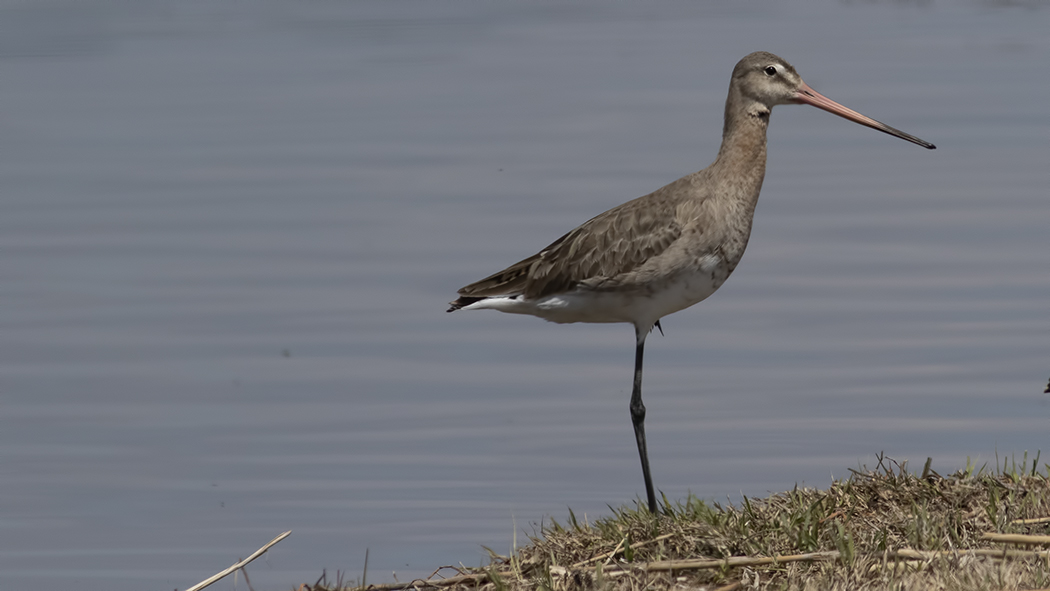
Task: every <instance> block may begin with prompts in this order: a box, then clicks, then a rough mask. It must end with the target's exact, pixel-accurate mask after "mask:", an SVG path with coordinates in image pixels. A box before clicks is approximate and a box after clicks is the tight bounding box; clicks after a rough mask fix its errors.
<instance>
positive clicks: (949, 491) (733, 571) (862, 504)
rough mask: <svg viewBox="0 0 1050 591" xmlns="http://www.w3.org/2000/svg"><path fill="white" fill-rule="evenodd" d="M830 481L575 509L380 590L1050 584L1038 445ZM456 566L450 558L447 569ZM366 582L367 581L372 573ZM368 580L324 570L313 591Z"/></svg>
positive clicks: (308, 589)
mask: <svg viewBox="0 0 1050 591" xmlns="http://www.w3.org/2000/svg"><path fill="white" fill-rule="evenodd" d="M851 473H852V474H851V476H850V477H849V478H848V479H845V480H840V481H836V482H835V483H833V484H832V485H831V487H830V488H828V489H827V490H814V489H804V488H795V489H793V490H791V491H788V492H784V493H780V494H775V495H773V496H771V497H768V498H765V499H751V498H744V499H743V501H742V502H741V503H740V504H739V505H725V506H723V505H721V504H719V503H709V502H705V501H702V500H700V499H696V498H692V497H690V498H688V499H686V500H684V501H681V502H669V501H668V500H667V499H666V498H665V499H664V500H663V503H662V511H661V514H659V515H653V514H651V513H649V512H648V511H647V510H645V509H631V508H621V509H614V510H612V515H611V516H609V517H606V518H602V519H599V520H597V521H594V522H592V523H585V522H581V521H580V520H579V519H577V517H576V516H575V515H573V514H572V513H571V512H570V514H569V518H568V521H567V522H566V523H564V524H561V523H556V522H551V523H550V525H547V526H545V527H543V528H542V531H541V532H540V533H539V535H538V536H537V537H536V538H535V539H533V540H532V541H531V544H530V545H528V546H526V547H523V548H520V549H519V550H518V551H517V553H516V554H515V555H513V556H498V555H496V554H495V553H493V555H492V562H491V564H489V565H488V566H486V567H483V568H479V569H466V570H464V569H457V570H456V572H449V573H447V574H446V577H445V578H441V577H435V578H432V579H430V580H427V581H420V580H417V581H413V582H410V583H408V582H406V583H395V584H379V585H372V584H369V586H368V588H370V589H374V590H376V591H391V590H394V589H413V588H418V589H425V588H434V587H443V588H447V589H453V590H455V591H464V590H465V589H480V590H483V591H589V590H596V591H597V590H616V591H618V590H628V589H629V590H632V591H633V590H644V589H657V590H662V589H720V590H724V591H728V590H730V589H791V590H793V589H799V590H803V589H806V590H808V589H821V590H826V589H829V590H846V589H849V590H869V589H924V590H925V589H931V590H937V589H946V590H956V589H959V590H961V589H967V590H969V589H982V590H983V589H1043V588H1050V553H1048V552H1047V551H1045V550H1042V549H1040V546H1043V547H1046V546H1050V464H1044V465H1042V466H1040V465H1039V456H1038V455H1037V456H1036V457H1035V458H1034V459H1033V460H1032V461H1031V462H1029V461H1028V457H1027V454H1025V457H1024V458H1023V459H1022V460H1021V461H1020V463H1018V462H1017V461H1015V460H1013V459H1011V460H1008V461H1007V462H1004V463H1003V465H1002V466H998V465H997V466H996V467H995V468H994V469H993V470H987V469H986V467H981V468H979V469H978V468H976V467H975V466H973V465H967V466H966V468H964V469H962V470H960V471H958V472H956V473H955V474H952V475H950V476H947V477H942V476H940V475H939V474H937V473H936V472H934V471H933V470H932V469H931V463H930V461H929V460H927V462H926V465H925V467H924V468H923V470H922V471H921V472H920V473H912V472H909V470H908V469H907V466H906V464H898V463H896V462H894V461H893V460H890V459H888V458H885V457H880V458H879V462H878V465H877V466H876V468H875V469H873V470H869V469H867V468H864V469H861V470H851ZM442 572H445V571H442ZM359 584H360V582H358V585H359ZM354 588H357V589H360V587H355V585H346V586H338V585H337V586H332V585H331V584H328V583H325V582H324V581H321V582H319V583H317V584H315V585H313V586H309V585H304V586H303V587H302V589H303V590H304V591H322V590H335V589H340V590H344V589H345V590H349V589H354Z"/></svg>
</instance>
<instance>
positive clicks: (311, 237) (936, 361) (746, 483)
mask: <svg viewBox="0 0 1050 591" xmlns="http://www.w3.org/2000/svg"><path fill="white" fill-rule="evenodd" d="M1047 30H1050V7H1048V6H1047V4H1046V3H1045V2H1029V3H1016V4H1010V5H1000V4H998V3H981V2H972V3H962V4H960V3H942V2H922V3H918V4H911V3H906V2H884V3H880V2H846V3H835V2H826V1H821V0H812V1H809V2H804V3H797V4H794V5H791V6H787V5H784V4H781V3H772V2H769V3H762V2H760V3H747V4H746V5H741V4H738V3H731V2H725V3H690V4H670V3H668V4H651V3H647V4H645V5H615V6H613V5H606V4H574V5H573V6H571V7H570V6H562V5H557V4H537V3H529V4H527V5H506V4H478V3H465V4H454V3H403V2H371V3H370V2H356V3H342V2H312V3H305V2H290V1H286V2H270V3H251V4H249V3H213V2H204V1H191V2H181V3H162V2H143V3H136V4H134V5H129V4H126V3H112V2H103V1H90V2H78V3H75V4H74V3H65V2H57V1H56V2H35V3H24V2H5V3H3V4H2V5H0V80H2V82H0V482H2V494H0V589H24V588H28V587H29V586H30V585H33V586H38V587H39V586H46V587H50V586H65V585H70V584H76V585H78V587H79V588H83V589H107V590H111V591H122V590H129V591H130V590H140V589H172V588H185V587H187V586H189V585H191V584H193V583H195V582H197V581H199V580H201V579H203V578H205V577H206V576H208V575H210V574H212V573H213V572H216V571H218V570H220V569H221V568H223V567H225V566H227V565H229V564H230V563H231V562H233V561H234V560H235V559H236V558H238V557H243V556H245V555H247V554H248V553H249V552H251V551H252V550H254V549H255V548H256V547H258V546H260V545H262V544H263V543H264V542H266V541H267V540H269V539H270V538H271V537H273V536H274V535H276V534H277V533H279V532H281V531H284V530H287V529H291V530H293V532H294V533H293V535H292V537H291V538H289V539H288V540H286V541H284V542H282V543H281V544H280V545H278V546H277V547H276V548H275V549H274V550H273V551H271V552H270V553H269V554H268V556H267V557H266V558H265V559H264V560H261V561H259V562H257V563H255V564H254V565H253V566H252V567H250V569H249V570H250V573H251V576H252V582H253V585H254V586H255V588H256V589H281V588H291V587H293V586H294V585H296V584H298V583H301V582H312V581H313V580H315V579H316V578H317V577H318V576H319V575H320V572H321V569H324V568H327V569H328V570H329V572H334V571H335V570H337V569H339V570H345V571H349V576H350V577H357V576H359V575H360V572H361V569H362V567H363V564H364V556H365V549H366V548H368V549H369V550H370V562H369V571H370V577H369V578H370V580H376V579H382V580H386V581H389V580H392V578H393V575H392V574H391V571H397V573H398V574H397V576H398V577H399V578H402V579H404V578H406V577H412V576H421V575H426V574H428V573H429V572H430V571H431V570H433V569H434V568H435V567H437V566H440V565H443V564H456V563H459V562H463V563H465V564H468V565H473V564H478V563H479V562H481V561H482V560H483V559H484V551H483V550H482V548H481V545H486V546H489V547H492V548H493V549H495V550H497V551H507V550H509V548H510V545H511V544H512V541H513V539H514V535H515V531H517V532H518V540H519V541H520V540H522V539H523V538H524V535H523V533H522V532H532V531H533V524H536V523H539V522H540V520H543V519H548V518H550V517H554V518H556V519H563V518H564V517H565V516H566V515H567V508H568V507H571V508H572V509H573V510H574V511H575V512H576V514H577V515H582V514H586V515H587V516H588V517H589V518H592V517H596V516H600V515H603V514H606V513H607V512H608V509H607V505H610V504H611V505H614V506H616V505H621V504H624V503H629V502H632V501H634V500H636V499H637V498H638V496H639V495H641V494H644V491H643V488H642V480H641V474H640V470H639V467H638V465H637V464H638V461H637V457H636V452H635V449H634V441H633V438H632V436H631V427H630V420H629V416H628V410H627V402H628V397H629V387H630V378H631V370H632V368H631V363H632V359H633V343H632V339H631V336H632V332H631V328H630V327H628V326H620V325H610V326H586V325H576V326H556V325H550V324H546V323H544V322H541V321H539V320H536V319H532V318H525V317H513V316H507V315H499V314H495V313H460V314H455V315H447V314H445V312H444V310H445V302H447V301H448V300H449V299H451V298H452V297H453V296H454V293H455V290H456V289H457V288H458V287H460V286H461V285H464V284H466V283H469V282H471V281H473V280H475V279H478V278H480V277H482V276H484V275H486V274H488V273H491V272H493V271H496V270H498V269H500V268H502V267H503V266H505V265H507V264H509V263H512V262H514V261H516V260H519V259H520V258H523V257H525V256H528V255H530V254H532V253H533V252H535V251H536V250H538V249H539V248H541V247H542V246H544V245H545V244H547V243H548V242H550V241H552V240H553V239H555V238H557V237H558V236H560V235H561V234H562V233H564V232H565V231H567V230H568V229H570V228H572V227H573V226H575V225H576V224H578V223H580V222H582V221H583V220H585V219H587V218H589V217H591V216H593V215H595V214H597V213H599V212H601V211H604V210H605V209H607V208H609V207H612V206H614V205H617V204H618V203H621V202H623V201H626V200H627V199H630V198H633V197H636V196H639V195H642V194H644V193H647V192H649V191H651V190H653V189H655V188H657V187H659V186H661V185H663V184H665V183H667V182H670V181H672V180H674V179H676V178H678V177H680V176H682V175H684V174H687V173H690V172H693V171H695V170H699V169H700V168H703V167H705V166H706V165H707V164H708V163H709V162H710V161H711V160H712V159H713V157H714V154H715V152H716V151H717V148H718V142H719V139H720V136H719V132H720V131H721V126H722V121H721V116H722V107H723V103H724V100H725V92H726V89H727V87H728V81H729V74H730V72H731V70H732V67H733V64H735V63H736V61H737V60H738V59H739V58H740V57H742V56H743V55H745V54H747V53H749V52H751V51H755V50H759V49H764V50H769V51H773V52H775V53H778V54H780V55H782V56H784V57H785V58H786V59H788V60H789V61H791V62H792V63H794V64H795V66H796V67H797V68H798V69H799V71H800V73H801V74H802V76H803V77H804V78H805V79H806V81H807V82H808V83H810V84H811V85H812V86H814V87H815V88H816V89H818V90H820V91H821V92H823V93H824V94H826V95H828V96H830V97H831V98H833V99H835V100H838V101H841V102H843V103H844V104H846V105H848V106H851V107H853V108H855V109H857V110H859V111H861V112H863V113H865V114H868V115H870V116H872V117H875V118H877V119H880V120H882V121H886V122H887V123H889V124H891V125H894V126H896V127H899V128H901V129H904V130H905V131H908V132H910V133H913V134H915V135H918V136H920V137H922V138H924V139H927V140H930V141H932V142H934V143H936V144H937V145H938V149H937V150H936V151H933V152H929V151H926V150H922V149H921V148H918V147H917V146H914V145H911V144H907V143H905V142H902V141H900V140H897V139H894V138H891V137H889V136H885V135H883V134H879V133H876V132H874V131H871V130H868V129H865V128H862V127H860V126H857V125H854V124H850V123H847V122H845V121H843V120H841V119H838V118H836V117H832V116H831V115H829V114H827V113H823V112H820V111H818V110H816V109H813V108H809V107H794V106H790V107H789V106H782V107H777V108H776V113H775V114H774V116H773V123H772V126H771V129H770V136H769V148H770V160H769V167H768V171H767V176H766V183H765V187H764V191H763V197H762V200H761V202H760V203H759V207H758V211H757V215H756V220H755V227H754V235H753V237H752V240H751V244H750V247H749V249H748V252H747V254H746V255H745V257H744V260H743V262H742V263H741V265H740V267H739V269H738V270H737V271H736V273H735V275H734V276H733V278H732V279H730V280H729V282H728V283H727V284H726V285H725V286H724V287H723V288H722V289H721V290H720V291H719V292H718V293H717V294H715V295H714V296H713V297H712V298H711V299H710V300H708V301H707V302H704V303H703V304H702V305H700V306H697V307H696V308H694V309H691V310H688V311H685V312H682V313H680V314H677V315H674V316H672V317H669V318H666V319H665V320H664V323H663V324H664V328H665V330H666V332H667V335H666V337H660V336H658V335H657V336H654V337H653V338H651V339H650V340H649V347H648V351H647V363H646V370H647V373H646V400H647V403H648V407H649V415H648V427H649V429H648V432H649V438H650V441H649V444H650V454H651V459H652V464H653V471H654V478H655V481H656V484H657V486H658V487H659V488H660V489H661V490H662V491H663V492H664V493H666V494H667V496H668V497H669V498H671V499H680V498H682V497H684V496H685V495H687V494H688V493H690V492H692V493H694V494H697V495H699V496H701V497H705V498H713V499H725V498H726V497H729V498H730V499H739V498H740V495H741V494H747V495H763V494H765V493H766V492H767V491H778V490H783V489H786V488H789V487H791V486H793V485H795V484H796V483H800V484H807V485H814V486H824V485H826V484H827V483H828V482H829V481H830V479H831V478H832V477H833V476H844V475H846V474H847V469H848V468H851V467H856V466H857V465H858V464H861V463H869V464H870V463H871V462H872V458H873V457H874V454H876V453H878V452H880V451H885V452H886V453H888V454H889V455H890V456H892V457H894V458H898V459H902V460H903V459H908V460H911V461H912V462H913V463H921V462H922V461H924V460H925V458H926V457H927V456H932V457H934V459H935V463H934V468H935V469H939V470H941V471H942V472H950V471H953V470H955V469H958V468H960V467H962V466H963V465H964V464H965V462H966V458H967V457H968V456H969V457H971V458H974V459H975V460H976V461H978V462H994V461H995V457H996V454H997V453H998V455H999V457H1000V458H1002V457H1008V456H1011V455H1014V454H1016V455H1018V456H1020V454H1022V453H1023V452H1024V451H1025V450H1029V451H1030V452H1034V451H1035V450H1043V451H1044V452H1050V437H1048V435H1047V434H1048V433H1050V429H1048V422H1050V398H1048V396H1046V395H1044V394H1042V389H1043V386H1044V385H1045V382H1046V378H1047V376H1048V375H1050V298H1048V294H1050V248H1048V246H1050V198H1048V195H1047V189H1048V187H1050V167H1048V166H1047V165H1048V162H1050V161H1048V154H1050V115H1048V114H1047V111H1046V108H1045V100H1044V99H1045V96H1046V93H1047V90H1048V86H1047V83H1046V76H1045V73H1046V64H1047V63H1050V38H1048V36H1047V35H1046V31H1047ZM243 586H244V583H243V581H239V582H236V583H235V582H234V581H233V580H228V581H225V582H223V583H220V584H219V587H218V588H220V589H221V588H235V587H236V588H243Z"/></svg>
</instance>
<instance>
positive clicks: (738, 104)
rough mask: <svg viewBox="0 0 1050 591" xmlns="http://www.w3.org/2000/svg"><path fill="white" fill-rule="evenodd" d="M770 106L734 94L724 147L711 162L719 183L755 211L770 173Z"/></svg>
mask: <svg viewBox="0 0 1050 591" xmlns="http://www.w3.org/2000/svg"><path fill="white" fill-rule="evenodd" d="M769 114H770V113H769V108H768V107H766V106H765V105H762V104H761V103H756V102H751V103H749V104H748V103H745V101H743V100H742V97H740V96H738V95H737V96H734V94H732V93H731V94H730V96H729V98H728V100H727V101H726V116H725V128H724V129H723V130H722V147H721V148H720V149H719V150H718V158H716V159H715V162H714V164H712V165H711V169H712V170H711V172H712V173H713V176H714V178H715V179H717V182H718V183H719V184H720V185H723V190H724V191H726V194H727V196H731V197H733V198H736V199H740V200H743V201H746V202H748V204H749V205H750V209H751V210H752V211H753V210H754V206H755V203H756V202H757V201H758V193H759V191H760V190H761V189H762V180H763V178H765V176H766V129H767V128H768V127H769Z"/></svg>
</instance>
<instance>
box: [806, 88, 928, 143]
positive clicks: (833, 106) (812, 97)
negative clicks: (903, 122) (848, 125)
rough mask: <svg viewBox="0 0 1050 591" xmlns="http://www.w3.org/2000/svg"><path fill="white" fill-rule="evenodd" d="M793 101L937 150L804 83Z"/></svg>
mask: <svg viewBox="0 0 1050 591" xmlns="http://www.w3.org/2000/svg"><path fill="white" fill-rule="evenodd" d="M795 100H796V101H798V102H800V103H803V104H807V105H813V106H814V107H816V108H818V109H824V110H825V111H827V112H828V113H833V114H835V115H838V116H839V117H842V118H844V119H849V120H850V121H853V122H855V123H860V124H861V125H865V126H867V127H870V128H872V129H877V130H879V131H881V132H883V133H888V134H890V135H893V136H897V137H899V138H901V139H902V140H908V141H909V142H911V143H913V144H919V145H920V146H922V147H924V148H926V149H928V150H934V149H936V148H937V146H935V145H933V144H931V143H930V142H927V141H925V140H920V139H919V138H917V137H915V136H913V135H911V134H908V133H904V132H903V131H901V130H899V129H895V128H893V127H890V126H889V125H886V124H885V123H881V122H879V121H876V120H874V119H872V118H871V117H867V116H865V115H861V114H860V113H858V112H856V111H854V110H853V109H849V108H846V107H844V106H842V105H840V104H838V103H836V102H835V101H833V100H831V99H829V98H828V97H826V96H824V95H822V94H820V93H819V92H817V91H815V90H813V89H812V88H810V87H809V85H808V84H806V83H805V82H803V83H801V84H800V85H799V87H798V90H797V91H795Z"/></svg>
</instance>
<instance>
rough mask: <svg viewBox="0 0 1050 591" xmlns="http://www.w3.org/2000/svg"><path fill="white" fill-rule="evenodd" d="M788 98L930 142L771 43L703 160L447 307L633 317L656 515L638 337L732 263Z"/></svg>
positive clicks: (737, 87) (736, 85) (637, 401)
mask: <svg viewBox="0 0 1050 591" xmlns="http://www.w3.org/2000/svg"><path fill="white" fill-rule="evenodd" d="M793 104H806V105H813V106H814V107H817V108H820V109H823V110H825V111H828V112H830V113H834V114H835V115H838V116H840V117H844V118H846V119H849V120H850V121H855V122H857V123H860V124H861V125H866V126H868V127H871V128H872V129H877V130H879V131H882V132H885V133H888V134H890V135H893V136H896V137H899V138H901V139H904V140H907V141H909V142H912V143H915V144H918V145H920V146H923V147H924V148H928V149H930V150H932V149H934V148H935V147H936V146H934V145H933V144H931V143H929V142H926V141H923V140H921V139H919V138H917V137H915V136H913V135H909V134H907V133H904V132H903V131H900V130H898V129H894V128H892V127H890V126H889V125H886V124H884V123H880V122H878V121H876V120H874V119H871V118H870V117H866V116H864V115H861V114H860V113H858V112H856V111H853V110H851V109H848V108H846V107H844V106H842V105H840V104H838V103H836V102H835V101H832V100H831V99H829V98H827V97H825V96H824V95H822V94H820V93H818V92H817V91H815V90H813V89H812V88H810V87H809V85H807V84H806V83H805V82H803V81H802V78H801V77H799V75H798V73H797V72H796V71H795V68H794V67H792V66H791V64H789V63H787V62H786V61H784V60H783V59H781V58H779V57H777V56H775V55H773V54H772V53H767V52H764V51H759V52H756V53H752V54H750V55H748V56H747V57H745V58H744V59H742V60H740V62H739V63H737V65H736V67H735V68H733V77H732V80H731V82H730V84H729V97H728V98H727V99H726V107H725V125H724V127H723V129H722V147H721V148H720V149H719V150H718V156H717V157H716V158H715V161H714V163H713V164H711V166H708V167H707V168H705V169H704V170H701V171H700V172H695V173H693V174H690V175H688V176H684V177H682V178H680V179H678V180H677V181H674V182H673V183H671V184H669V185H667V186H665V187H662V188H660V189H657V190H656V191H653V192H652V193H650V194H648V195H645V196H643V197H639V198H637V199H634V200H632V201H628V202H627V203H624V204H622V205H620V206H617V207H614V208H612V209H610V210H609V211H606V212H605V213H602V214H599V215H597V216H595V217H593V218H591V219H590V220H588V221H586V222H584V223H583V225H581V226H579V227H578V228H576V229H575V230H572V231H571V232H569V233H568V234H566V235H564V236H562V237H561V238H559V239H557V240H555V241H554V242H553V243H551V244H550V246H548V247H547V248H544V249H543V250H541V251H540V252H539V253H538V254H535V255H533V256H531V257H529V258H527V259H525V260H523V261H521V262H518V263H515V264H513V265H511V266H510V267H507V268H506V269H504V270H502V271H500V272H498V273H495V274H493V275H490V276H488V277H486V278H484V279H482V280H481V281H477V282H475V283H471V284H470V285H468V286H466V287H464V288H463V289H460V290H459V299H457V300H455V301H454V302H451V307H450V308H449V309H448V311H449V312H454V311H456V310H461V309H462V310H499V311H500V312H508V313H511V314H530V315H532V316H538V317H540V318H543V319H544V320H549V321H551V322H558V323H568V322H626V323H629V324H633V325H634V334H635V354H634V387H633V389H632V392H631V404H630V410H631V422H632V423H633V424H634V435H635V440H636V442H637V444H638V455H639V456H640V457H641V461H642V475H643V476H644V478H645V493H646V497H647V501H648V503H649V510H650V511H651V512H652V513H654V514H655V513H656V512H657V504H656V494H655V493H654V491H653V480H652V476H651V474H650V471H649V455H648V452H647V451H646V444H645V405H644V404H642V356H643V352H644V349H645V338H646V336H648V334H649V333H650V332H651V331H652V330H653V328H654V327H656V328H659V329H660V331H661V332H663V327H661V326H660V319H661V318H663V317H664V316H666V315H668V314H671V313H674V312H678V311H679V310H684V309H685V308H688V307H689V306H692V305H693V304H696V303H698V302H701V301H703V300H704V299H705V298H707V297H708V296H710V295H711V294H712V293H714V292H715V290H716V289H718V288H719V287H720V286H721V285H722V283H723V282H724V281H725V280H726V278H728V277H729V274H730V273H732V272H733V269H736V266H737V263H739V262H740V257H741V256H742V255H743V254H744V248H745V247H746V246H747V241H748V238H749V237H750V235H751V221H752V218H753V217H754V213H755V204H756V203H757V202H758V194H759V191H760V190H761V189H762V179H763V177H764V176H765V172H766V128H767V127H768V126H769V114H770V110H771V109H772V108H773V107H774V106H775V105H793Z"/></svg>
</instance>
